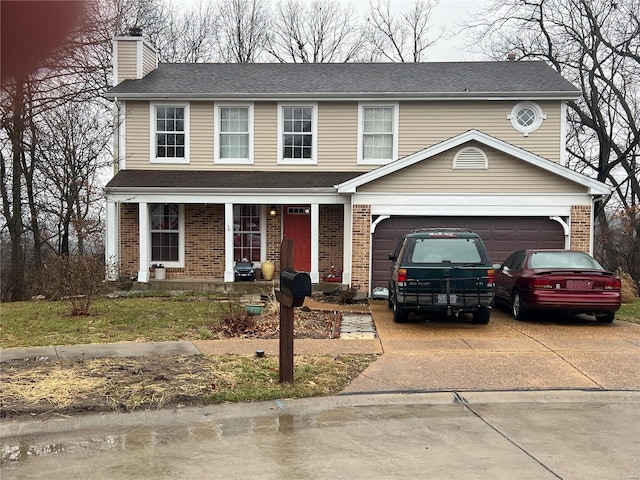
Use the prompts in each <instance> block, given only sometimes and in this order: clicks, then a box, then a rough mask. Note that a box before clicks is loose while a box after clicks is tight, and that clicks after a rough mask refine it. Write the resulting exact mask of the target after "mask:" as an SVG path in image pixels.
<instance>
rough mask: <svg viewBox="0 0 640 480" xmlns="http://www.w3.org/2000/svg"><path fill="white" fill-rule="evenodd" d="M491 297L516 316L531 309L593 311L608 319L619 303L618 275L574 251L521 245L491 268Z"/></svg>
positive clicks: (523, 314) (607, 320)
mask: <svg viewBox="0 0 640 480" xmlns="http://www.w3.org/2000/svg"><path fill="white" fill-rule="evenodd" d="M495 293H496V302H499V303H503V304H506V305H510V306H511V309H512V312H513V316H514V317H515V318H516V319H518V320H521V319H522V318H523V317H525V316H526V315H527V313H528V312H529V311H531V310H556V311H565V312H569V313H587V314H590V315H595V317H596V320H597V321H598V322H602V323H611V322H612V321H613V318H614V315H615V311H616V310H618V309H619V308H620V279H619V278H618V277H616V276H615V275H614V274H613V273H611V272H608V271H606V270H605V269H604V268H602V267H601V266H600V264H599V263H598V262H597V261H596V260H594V259H593V258H592V257H591V256H589V255H587V254H586V253H583V252H577V251H573V250H520V251H518V252H515V253H513V254H511V255H510V256H509V258H507V259H506V260H505V261H504V263H503V264H502V265H500V268H499V269H496V285H495Z"/></svg>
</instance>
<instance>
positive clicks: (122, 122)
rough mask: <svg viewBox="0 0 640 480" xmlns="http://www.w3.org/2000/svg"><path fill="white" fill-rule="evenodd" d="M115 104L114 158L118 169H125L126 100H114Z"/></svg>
mask: <svg viewBox="0 0 640 480" xmlns="http://www.w3.org/2000/svg"><path fill="white" fill-rule="evenodd" d="M114 104H115V105H116V112H117V122H118V124H117V125H116V129H117V130H116V133H115V135H114V141H115V142H117V145H118V146H117V149H116V151H115V154H116V155H117V158H116V159H115V162H116V165H117V166H118V170H126V169H127V135H126V133H127V123H126V122H127V115H126V108H127V102H118V101H117V100H116V102H114Z"/></svg>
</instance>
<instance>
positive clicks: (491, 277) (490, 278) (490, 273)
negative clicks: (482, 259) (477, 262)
mask: <svg viewBox="0 0 640 480" xmlns="http://www.w3.org/2000/svg"><path fill="white" fill-rule="evenodd" d="M495 282H496V271H495V270H493V269H490V270H487V283H488V284H489V285H493V284H494V283H495Z"/></svg>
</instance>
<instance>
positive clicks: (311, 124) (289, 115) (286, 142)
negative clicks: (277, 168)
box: [278, 104, 318, 165]
mask: <svg viewBox="0 0 640 480" xmlns="http://www.w3.org/2000/svg"><path fill="white" fill-rule="evenodd" d="M317 128H318V106H317V105H316V104H311V105H294V104H287V105H280V106H279V109H278V151H279V158H278V160H279V162H280V163H289V164H307V165H308V164H315V163H317V159H316V148H317Z"/></svg>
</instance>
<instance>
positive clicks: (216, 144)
mask: <svg viewBox="0 0 640 480" xmlns="http://www.w3.org/2000/svg"><path fill="white" fill-rule="evenodd" d="M221 108H247V109H248V110H249V112H248V117H249V118H248V122H249V125H248V128H249V132H248V133H249V157H248V158H220V135H221V132H220V109H221ZM213 116H214V139H213V163H214V164H220V165H253V164H254V144H253V142H254V140H253V139H254V132H255V128H254V104H253V102H248V103H247V102H245V103H215V104H214V114H213Z"/></svg>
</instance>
